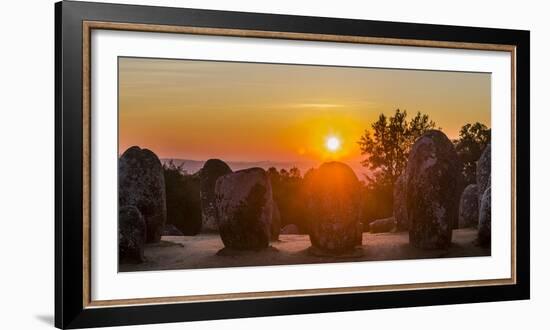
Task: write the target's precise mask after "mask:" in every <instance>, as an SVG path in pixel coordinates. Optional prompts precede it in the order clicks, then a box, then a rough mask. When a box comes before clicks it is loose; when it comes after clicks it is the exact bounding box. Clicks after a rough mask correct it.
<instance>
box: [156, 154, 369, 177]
mask: <svg viewBox="0 0 550 330" xmlns="http://www.w3.org/2000/svg"><path fill="white" fill-rule="evenodd" d="M170 161H173V162H174V164H176V165H181V164H183V170H185V171H187V173H189V174H193V173H196V172H198V171H199V170H200V169H201V168H202V167H203V165H204V163H205V162H206V161H205V160H193V159H180V158H163V159H161V162H162V163H163V164H165V163H168V162H170ZM226 163H227V165H229V167H231V169H232V170H233V171H238V170H243V169H246V168H251V167H261V168H263V169H265V170H267V169H268V168H270V167H275V168H276V169H277V170H281V169H283V168H284V169H286V170H289V169H291V168H292V167H297V168H298V169H299V170H300V172H301V173H302V175H304V174H305V173H306V172H307V171H308V170H309V169H310V168H315V167H318V166H319V165H320V164H318V163H315V162H305V161H296V162H276V161H258V162H247V161H226ZM350 165H351V167H352V169H353V170H354V171H355V173H356V175H357V177H358V178H359V180H363V174H362V173H364V172H366V170H365V169H364V168H362V167H361V166H360V165H359V164H358V165H357V166H353V164H350Z"/></svg>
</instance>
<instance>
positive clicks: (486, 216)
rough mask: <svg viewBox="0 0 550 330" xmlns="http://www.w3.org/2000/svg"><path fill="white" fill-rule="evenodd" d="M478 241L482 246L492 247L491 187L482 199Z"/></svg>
mask: <svg viewBox="0 0 550 330" xmlns="http://www.w3.org/2000/svg"><path fill="white" fill-rule="evenodd" d="M477 230H478V232H477V241H478V243H479V245H481V246H491V187H490V186H489V187H488V188H487V189H486V190H485V193H483V197H482V198H481V206H480V208H479V224H478V227H477Z"/></svg>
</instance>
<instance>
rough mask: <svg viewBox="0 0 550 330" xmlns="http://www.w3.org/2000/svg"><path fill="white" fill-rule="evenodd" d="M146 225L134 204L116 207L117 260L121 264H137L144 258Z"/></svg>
mask: <svg viewBox="0 0 550 330" xmlns="http://www.w3.org/2000/svg"><path fill="white" fill-rule="evenodd" d="M146 235H147V234H146V225H145V220H144V219H143V216H142V215H141V213H140V212H139V210H138V209H137V207H135V206H123V207H120V208H119V209H118V260H119V263H121V264H139V263H142V262H143V261H144V260H145V258H144V245H145V240H146Z"/></svg>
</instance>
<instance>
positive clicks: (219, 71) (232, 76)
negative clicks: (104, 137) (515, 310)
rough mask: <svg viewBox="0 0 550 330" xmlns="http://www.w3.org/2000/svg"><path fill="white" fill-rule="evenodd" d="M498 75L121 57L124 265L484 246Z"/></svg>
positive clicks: (370, 256) (423, 254) (195, 264)
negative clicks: (493, 79) (493, 95)
mask: <svg viewBox="0 0 550 330" xmlns="http://www.w3.org/2000/svg"><path fill="white" fill-rule="evenodd" d="M491 77H492V76H491V73H490V72H463V71H439V70H416V69H415V70H413V69H400V68H378V67H355V66H330V65H305V64H293V63H260V62H232V61H213V60H200V59H185V58H181V59H180V58H148V57H128V56H119V57H118V155H117V157H118V251H113V254H114V253H118V271H119V272H139V271H153V270H155V271H159V270H176V269H204V268H223V267H256V266H281V265H299V264H320V263H342V262H372V261H388V262H396V261H399V260H411V259H426V258H457V257H461V258H467V257H480V256H491Z"/></svg>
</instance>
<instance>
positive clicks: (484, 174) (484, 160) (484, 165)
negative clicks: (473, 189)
mask: <svg viewBox="0 0 550 330" xmlns="http://www.w3.org/2000/svg"><path fill="white" fill-rule="evenodd" d="M476 181H477V188H478V202H479V206H480V207H481V199H482V198H483V194H484V193H485V190H487V188H488V187H490V186H491V145H490V144H489V145H487V147H485V150H483V153H482V154H481V157H479V160H478V161H477V168H476Z"/></svg>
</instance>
